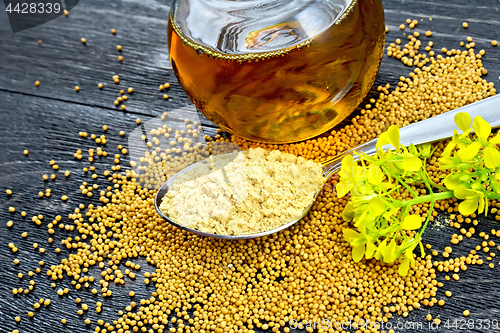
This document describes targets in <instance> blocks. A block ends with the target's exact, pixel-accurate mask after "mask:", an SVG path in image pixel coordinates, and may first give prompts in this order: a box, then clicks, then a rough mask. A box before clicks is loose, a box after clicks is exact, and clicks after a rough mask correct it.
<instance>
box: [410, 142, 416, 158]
mask: <svg viewBox="0 0 500 333" xmlns="http://www.w3.org/2000/svg"><path fill="white" fill-rule="evenodd" d="M408 151H409V152H410V154H413V155H418V150H417V147H415V146H414V145H413V143H411V144H410V145H409V146H408Z"/></svg>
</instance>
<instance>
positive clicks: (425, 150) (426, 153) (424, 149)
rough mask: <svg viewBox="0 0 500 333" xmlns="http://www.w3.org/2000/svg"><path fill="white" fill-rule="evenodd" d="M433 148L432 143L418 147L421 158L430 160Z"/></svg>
mask: <svg viewBox="0 0 500 333" xmlns="http://www.w3.org/2000/svg"><path fill="white" fill-rule="evenodd" d="M431 148H432V145H431V144H430V143H423V144H421V145H419V146H418V149H419V151H420V156H422V157H423V158H428V157H431Z"/></svg>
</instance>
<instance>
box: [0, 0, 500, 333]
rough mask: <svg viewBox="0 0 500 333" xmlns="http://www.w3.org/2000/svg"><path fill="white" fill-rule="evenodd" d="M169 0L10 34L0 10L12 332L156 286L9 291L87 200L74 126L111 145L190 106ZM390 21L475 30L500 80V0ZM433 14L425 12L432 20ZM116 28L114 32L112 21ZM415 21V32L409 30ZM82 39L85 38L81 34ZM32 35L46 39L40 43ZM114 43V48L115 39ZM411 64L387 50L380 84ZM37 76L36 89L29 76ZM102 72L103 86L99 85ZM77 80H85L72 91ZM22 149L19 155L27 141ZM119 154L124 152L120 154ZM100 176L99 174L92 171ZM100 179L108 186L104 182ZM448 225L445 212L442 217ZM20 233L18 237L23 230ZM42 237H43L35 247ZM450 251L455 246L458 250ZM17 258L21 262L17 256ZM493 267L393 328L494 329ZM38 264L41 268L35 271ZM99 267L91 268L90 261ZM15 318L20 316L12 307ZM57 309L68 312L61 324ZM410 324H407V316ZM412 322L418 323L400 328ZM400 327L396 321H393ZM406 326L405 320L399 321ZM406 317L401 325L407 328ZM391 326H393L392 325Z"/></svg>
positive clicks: (436, 37) (0, 255)
mask: <svg viewBox="0 0 500 333" xmlns="http://www.w3.org/2000/svg"><path fill="white" fill-rule="evenodd" d="M168 3H169V2H168V1H165V2H164V1H154V0H144V1H98V0H82V1H80V3H79V4H78V5H77V6H76V7H75V8H74V9H73V10H71V12H70V14H69V16H68V17H64V16H63V17H60V18H58V19H55V20H54V21H52V22H49V23H47V24H44V25H42V26H40V27H37V28H34V29H30V30H27V31H24V32H19V33H16V34H13V33H12V32H11V30H10V26H9V24H8V19H7V16H6V14H5V13H4V12H3V11H2V13H0V156H1V160H0V239H1V242H0V281H1V283H0V332H10V331H12V330H13V329H19V330H20V332H40V333H44V332H89V331H91V330H93V328H94V327H95V323H96V320H97V319H98V318H102V319H103V320H105V321H112V320H114V319H116V318H117V317H118V315H117V312H118V310H123V309H124V307H125V306H126V305H127V304H128V302H129V297H128V295H127V294H128V292H129V291H130V290H134V291H135V292H136V294H137V296H136V297H135V298H136V299H140V298H147V297H149V295H150V293H151V292H153V291H154V290H153V288H154V287H153V286H152V285H151V286H148V287H146V286H145V285H144V284H143V283H142V279H139V278H138V279H137V281H130V280H127V281H126V284H125V286H123V287H120V286H118V287H115V288H114V290H113V296H112V297H110V298H107V299H105V300H102V299H101V298H100V296H94V295H92V294H90V293H89V292H87V291H79V292H76V291H75V290H74V288H71V287H69V281H70V280H69V279H65V280H63V282H58V283H57V284H58V287H57V288H56V289H54V288H52V287H50V283H51V282H52V281H51V280H49V279H48V278H47V276H45V275H43V274H41V275H40V276H36V277H35V280H36V286H35V288H34V290H33V291H32V292H30V294H29V295H27V296H24V295H23V296H14V295H13V294H12V289H13V288H19V287H23V288H25V287H27V285H28V281H29V279H28V278H27V272H28V271H29V270H34V269H35V268H36V267H37V266H38V261H39V260H44V262H45V266H46V267H47V266H50V265H53V264H57V263H59V261H60V260H61V259H62V258H64V257H66V256H67V255H68V253H69V252H68V251H67V250H66V249H65V248H64V247H61V245H60V241H61V240H62V239H63V238H65V237H69V236H73V237H74V236H75V235H76V232H68V231H60V230H58V231H57V232H56V234H55V235H54V236H53V238H54V242H53V243H52V244H48V243H47V238H48V234H47V231H46V223H47V222H46V221H47V220H52V219H53V218H54V216H55V215H57V214H61V215H62V216H63V217H64V221H66V222H68V219H67V215H68V214H69V213H70V212H71V211H72V210H73V209H74V208H75V207H76V206H77V205H78V204H79V203H82V202H83V203H89V202H90V201H92V200H90V199H80V198H81V195H79V190H78V187H79V186H80V184H81V182H82V181H85V180H88V178H89V176H88V175H86V174H84V173H83V171H82V170H81V169H82V167H83V165H84V162H82V161H76V160H74V158H73V153H74V152H75V151H76V150H77V149H82V150H88V149H89V148H90V147H92V146H93V145H91V144H90V139H89V138H88V139H85V138H81V137H79V136H78V132H79V131H86V132H88V133H94V134H99V135H100V134H103V133H104V132H103V130H102V125H104V124H106V125H108V127H109V130H108V131H107V132H108V133H107V134H106V136H107V137H108V144H107V147H108V148H107V150H108V151H109V152H110V153H113V154H114V153H115V152H118V151H117V150H116V146H117V145H118V144H123V145H126V143H127V140H126V137H120V135H119V134H118V133H119V131H120V130H123V131H125V132H127V133H129V132H130V131H132V130H133V129H135V128H136V126H137V125H136V123H135V119H136V118H137V117H140V118H141V119H142V120H143V121H146V120H148V119H150V118H152V117H156V116H159V115H160V114H161V113H162V112H164V111H170V110H172V109H175V108H177V107H181V106H185V105H189V100H188V98H187V97H186V95H185V94H184V92H183V91H182V89H181V88H180V86H179V85H178V84H177V82H176V80H175V77H174V75H173V73H172V70H171V68H170V64H169V61H168V49H167V44H166V40H167V32H166V18H167V14H168V9H169V7H168ZM384 7H385V13H386V23H387V26H388V27H389V29H390V31H389V33H388V34H387V40H386V44H387V45H388V44H389V43H391V42H393V41H394V40H395V39H396V38H406V36H407V35H405V34H408V33H409V31H408V29H407V30H406V31H400V30H399V28H398V27H399V25H400V24H401V23H403V21H404V20H406V19H407V18H411V19H417V20H418V21H419V24H418V26H417V28H416V29H415V30H413V31H419V32H420V33H421V34H424V33H425V31H427V30H431V31H432V32H433V35H432V37H430V38H428V37H422V38H421V39H422V42H423V44H425V41H426V40H432V41H434V43H435V48H437V49H439V48H441V47H447V48H449V49H451V48H458V44H459V42H460V41H465V38H466V36H471V37H473V38H474V41H475V42H476V49H477V50H479V49H481V48H484V49H485V50H486V56H485V57H484V58H483V63H484V65H485V67H486V68H487V69H488V71H489V73H488V75H487V76H486V77H487V78H488V80H489V81H493V82H497V80H498V76H499V75H500V67H499V66H498V57H499V55H500V50H499V49H498V48H496V47H493V46H491V44H490V41H491V40H493V39H500V20H499V19H498V18H499V15H500V13H499V9H500V2H498V1H493V0H482V1H467V0H456V1H447V0H439V1H438V0H435V1H423V0H418V1H397V0H386V1H384ZM430 18H432V20H430ZM464 21H467V22H468V23H469V28H468V29H464V28H463V27H462V22H464ZM112 28H114V29H116V30H117V34H116V35H112V34H111V32H110V30H111V29H112ZM413 31H412V32H413ZM82 37H84V38H86V39H87V43H86V45H83V44H82V43H81V42H80V38H82ZM38 40H42V41H43V43H42V44H41V45H39V44H38ZM118 44H119V45H122V47H123V50H122V52H121V53H120V52H118V51H117V49H116V45H118ZM120 54H121V55H123V57H124V61H123V63H120V62H119V61H118V59H117V58H118V55H120ZM410 71H411V69H410V68H409V67H406V66H404V65H403V64H402V63H401V62H399V61H397V60H395V59H388V58H387V57H384V59H383V61H382V65H381V68H380V72H379V75H378V77H377V81H376V84H375V85H377V84H385V83H390V84H392V85H394V84H396V83H397V82H398V79H399V77H400V76H402V75H408V73H409V72H410ZM113 75H119V76H120V79H121V82H120V84H118V85H117V84H115V83H114V82H113V80H112V76H113ZM36 80H39V81H40V82H41V85H40V86H39V87H35V85H34V84H33V83H34V81H36ZM99 82H102V83H103V84H104V89H103V90H100V89H98V88H97V83H99ZM165 82H169V83H170V84H171V88H170V89H169V90H168V91H167V92H166V93H167V94H168V95H169V96H170V97H171V98H170V99H168V100H164V99H163V94H164V93H165V92H162V91H160V90H159V89H158V86H159V85H160V84H162V83H165ZM76 85H78V86H79V87H80V88H81V90H80V92H75V90H74V87H75V86H76ZM129 86H131V87H133V88H134V93H133V94H132V95H130V99H129V100H128V101H127V102H126V103H125V104H126V106H127V110H126V111H122V110H121V109H119V108H118V107H116V106H115V105H113V100H114V99H115V98H116V97H117V96H118V95H119V90H120V89H126V88H128V87H129ZM203 123H204V124H205V129H206V133H207V134H210V135H214V134H215V127H214V126H213V125H211V124H210V123H209V122H208V121H206V120H203ZM24 149H28V150H29V154H28V156H25V155H24V154H23V150H24ZM51 159H54V160H55V161H56V162H57V164H58V165H59V166H60V170H59V171H58V172H56V173H57V178H56V180H55V181H48V182H44V181H43V180H42V178H41V176H42V175H43V174H51V173H53V170H52V168H51V167H50V165H49V163H48V162H49V160H51ZM95 164H96V168H97V170H98V172H97V173H98V174H101V175H102V171H103V170H105V169H106V168H109V166H111V165H112V164H113V161H112V159H111V158H110V157H108V158H107V159H100V160H99V161H97V162H96V163H95ZM122 164H123V165H126V164H127V159H124V160H123V162H122ZM64 170H70V171H71V176H70V177H69V178H66V177H64V176H63V174H62V173H63V171H64ZM99 182H100V184H102V185H103V186H104V185H106V184H107V182H106V181H105V180H104V179H102V178H100V179H99ZM106 186H107V185H106ZM7 188H10V189H12V190H13V192H14V194H13V195H12V196H9V197H8V196H7V195H6V194H5V189H7ZM46 188H50V189H52V193H53V194H52V197H51V198H43V199H39V198H38V197H37V196H36V193H38V192H39V191H45V189H46ZM63 194H66V195H68V196H69V197H70V199H69V200H68V201H67V202H64V203H63V202H62V201H61V200H59V198H60V197H61V195H63ZM9 206H14V207H16V209H17V211H16V213H13V214H12V213H9V212H8V207H9ZM23 210H24V211H26V212H27V214H28V215H27V217H26V218H22V217H21V216H20V214H19V212H20V211H23ZM35 214H36V215H38V214H42V215H44V223H43V225H42V226H40V227H37V226H36V225H34V224H33V223H32V222H31V216H33V215H35ZM440 219H441V224H445V222H444V220H443V219H444V215H443V216H442V217H440ZM9 220H12V221H14V226H13V227H12V228H7V227H6V222H7V221H9ZM480 220H481V223H480V225H479V226H478V227H477V228H476V229H477V230H478V231H477V232H480V231H489V230H491V229H498V228H499V227H498V224H497V223H495V222H494V221H492V220H491V218H481V219H480ZM429 229H430V230H428V231H427V232H426V236H425V240H426V242H428V243H430V244H432V245H433V247H435V248H441V249H442V248H444V247H445V246H447V245H448V244H449V237H450V236H451V234H452V233H457V232H458V231H457V230H455V229H453V230H452V229H451V228H449V227H447V226H441V227H438V226H436V225H433V226H432V227H430V228H429ZM24 231H26V232H28V237H27V238H25V239H23V238H22V237H21V233H22V232H24ZM9 242H13V243H15V244H16V245H17V246H18V247H19V249H20V250H19V252H18V253H16V254H13V253H12V252H11V251H10V249H9V248H8V245H7V244H8V243H9ZM33 242H38V243H39V244H40V245H41V246H43V247H44V248H45V249H46V250H47V251H46V253H45V254H40V253H39V252H37V251H34V250H33V248H32V243H33ZM42 244H43V245H42ZM478 244H480V240H479V239H478V238H477V236H476V237H475V238H472V239H470V240H467V241H465V242H464V243H462V244H461V245H460V246H454V251H455V252H458V254H459V255H461V254H466V253H467V252H468V251H469V250H470V249H471V248H472V247H474V246H476V245H478ZM56 247H61V248H62V251H61V254H59V255H56V254H55V253H54V249H55V248H56ZM455 252H454V254H455ZM15 258H18V259H19V260H20V261H21V263H20V265H14V264H13V260H14V259H15ZM138 262H139V263H140V264H141V266H142V269H141V273H140V275H142V273H143V272H144V271H148V270H149V271H151V270H152V269H153V268H152V267H151V266H149V265H148V264H147V263H146V262H145V261H144V260H138ZM499 270H500V265H498V261H497V262H496V267H495V268H494V269H490V268H487V267H486V266H485V265H484V266H483V267H476V266H471V267H469V269H468V270H467V271H466V272H463V273H461V274H460V275H461V279H460V281H459V282H446V281H444V279H443V276H441V275H440V276H439V280H440V281H443V282H444V284H445V287H444V288H441V289H440V291H439V293H438V298H441V297H444V290H451V291H452V292H453V295H454V296H453V297H452V298H451V299H447V303H446V305H445V306H444V307H438V306H435V307H434V308H432V309H428V308H425V307H422V308H421V309H420V310H416V311H413V312H412V313H411V314H410V316H409V317H408V318H405V319H403V318H398V317H396V318H393V319H392V320H391V322H392V323H393V324H394V328H395V329H396V331H397V332H416V331H423V332H435V331H442V332H454V331H456V332H464V331H466V332H471V331H474V332H493V331H497V329H494V328H492V327H490V328H489V329H484V328H483V329H481V328H479V325H478V320H480V319H489V320H491V321H494V320H500V301H499V300H498V298H499V296H500V293H499V292H498V289H497V288H498V285H499V282H500V281H499V278H498V271H499ZM45 271H46V268H45V269H44V270H43V272H45ZM19 272H22V273H23V274H24V275H25V277H24V278H23V279H22V280H19V278H18V277H17V274H18V273H19ZM94 274H95V275H97V274H98V272H97V271H94ZM61 287H62V288H64V287H69V289H70V293H69V296H65V297H62V298H61V297H59V296H57V294H56V290H57V289H58V288H61ZM76 297H80V298H82V300H83V301H84V302H86V303H87V304H89V305H91V309H90V310H89V312H88V315H87V314H85V315H84V316H81V317H80V316H79V315H78V314H77V313H76V311H77V310H78V307H77V305H76V303H75V302H74V299H75V298H76ZM39 298H50V299H51V300H52V304H51V305H50V306H49V307H48V308H43V309H41V310H36V311H35V310H34V308H33V303H34V302H35V301H37V300H38V299H39ZM98 300H101V301H103V304H104V305H103V311H102V313H101V314H99V315H97V314H96V313H95V311H94V310H95V306H94V305H95V302H96V301H98ZM464 309H469V310H470V311H471V316H470V317H469V318H467V320H469V319H472V320H474V325H473V326H469V327H467V326H465V327H464V329H458V328H457V329H446V328H444V327H442V328H441V329H440V330H434V329H431V328H429V326H428V323H427V321H426V320H425V318H424V317H425V315H426V314H427V313H428V312H431V313H432V314H433V317H440V318H441V320H443V322H444V321H446V320H447V319H450V320H460V319H463V316H462V311H463V310H464ZM28 311H34V312H35V316H34V318H32V319H29V318H28V317H27V312H28ZM16 316H20V317H21V318H22V320H21V322H20V323H19V324H17V323H15V321H14V317H16ZM87 317H88V318H90V319H91V320H92V325H90V326H86V325H85V324H84V322H83V320H84V319H85V318H87ZM61 318H66V319H67V320H68V324H67V325H62V324H61V322H60V319H61ZM405 323H406V324H405ZM409 323H414V325H419V323H422V325H423V329H419V328H418V326H414V327H413V328H412V327H411V326H408V325H409ZM398 325H400V326H398ZM401 325H402V326H401ZM405 325H406V326H405ZM398 328H399V329H398Z"/></svg>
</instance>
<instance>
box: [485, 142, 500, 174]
mask: <svg viewBox="0 0 500 333" xmlns="http://www.w3.org/2000/svg"><path fill="white" fill-rule="evenodd" d="M484 165H485V166H486V167H487V168H490V169H496V168H497V167H498V166H499V165H500V151H498V150H497V149H495V148H493V147H486V148H484Z"/></svg>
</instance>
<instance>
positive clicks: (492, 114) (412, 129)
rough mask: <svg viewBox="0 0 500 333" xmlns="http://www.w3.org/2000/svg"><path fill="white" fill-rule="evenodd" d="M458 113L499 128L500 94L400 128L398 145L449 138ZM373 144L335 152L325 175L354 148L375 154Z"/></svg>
mask: <svg viewBox="0 0 500 333" xmlns="http://www.w3.org/2000/svg"><path fill="white" fill-rule="evenodd" d="M460 112H467V113H468V114H469V115H470V116H471V118H472V119H474V118H475V117H476V116H481V117H483V119H484V120H486V121H487V122H488V123H490V125H491V127H492V128H495V127H498V126H500V95H496V96H493V97H488V98H486V99H483V100H480V101H478V102H474V103H471V104H468V105H466V106H462V107H460V108H458V109H455V110H453V111H448V112H446V113H443V114H440V115H438V116H434V117H432V118H429V119H426V120H422V121H419V122H417V123H414V124H411V125H408V126H405V127H403V128H401V129H400V130H399V132H400V136H401V144H402V145H404V146H408V145H410V144H411V143H413V144H414V145H419V144H422V143H427V142H434V141H438V140H442V139H446V138H450V137H452V136H453V131H454V130H455V129H456V128H457V126H456V125H455V120H454V118H455V115H456V114H457V113H460ZM376 144H377V139H373V140H371V141H368V142H366V143H364V144H362V145H359V146H357V147H355V148H353V149H350V150H348V151H345V152H344V153H342V154H340V155H338V156H337V157H335V159H334V160H332V161H331V162H329V163H328V164H326V165H325V166H324V170H325V171H324V176H325V178H327V179H328V178H330V177H331V176H332V175H333V174H334V173H335V171H337V170H338V168H340V165H341V163H342V159H343V158H344V157H345V156H346V155H348V154H352V153H353V152H355V151H357V152H363V153H366V154H368V155H371V154H374V153H375V152H376V148H375V147H376ZM383 148H385V149H387V148H389V147H388V146H385V147H383Z"/></svg>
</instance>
